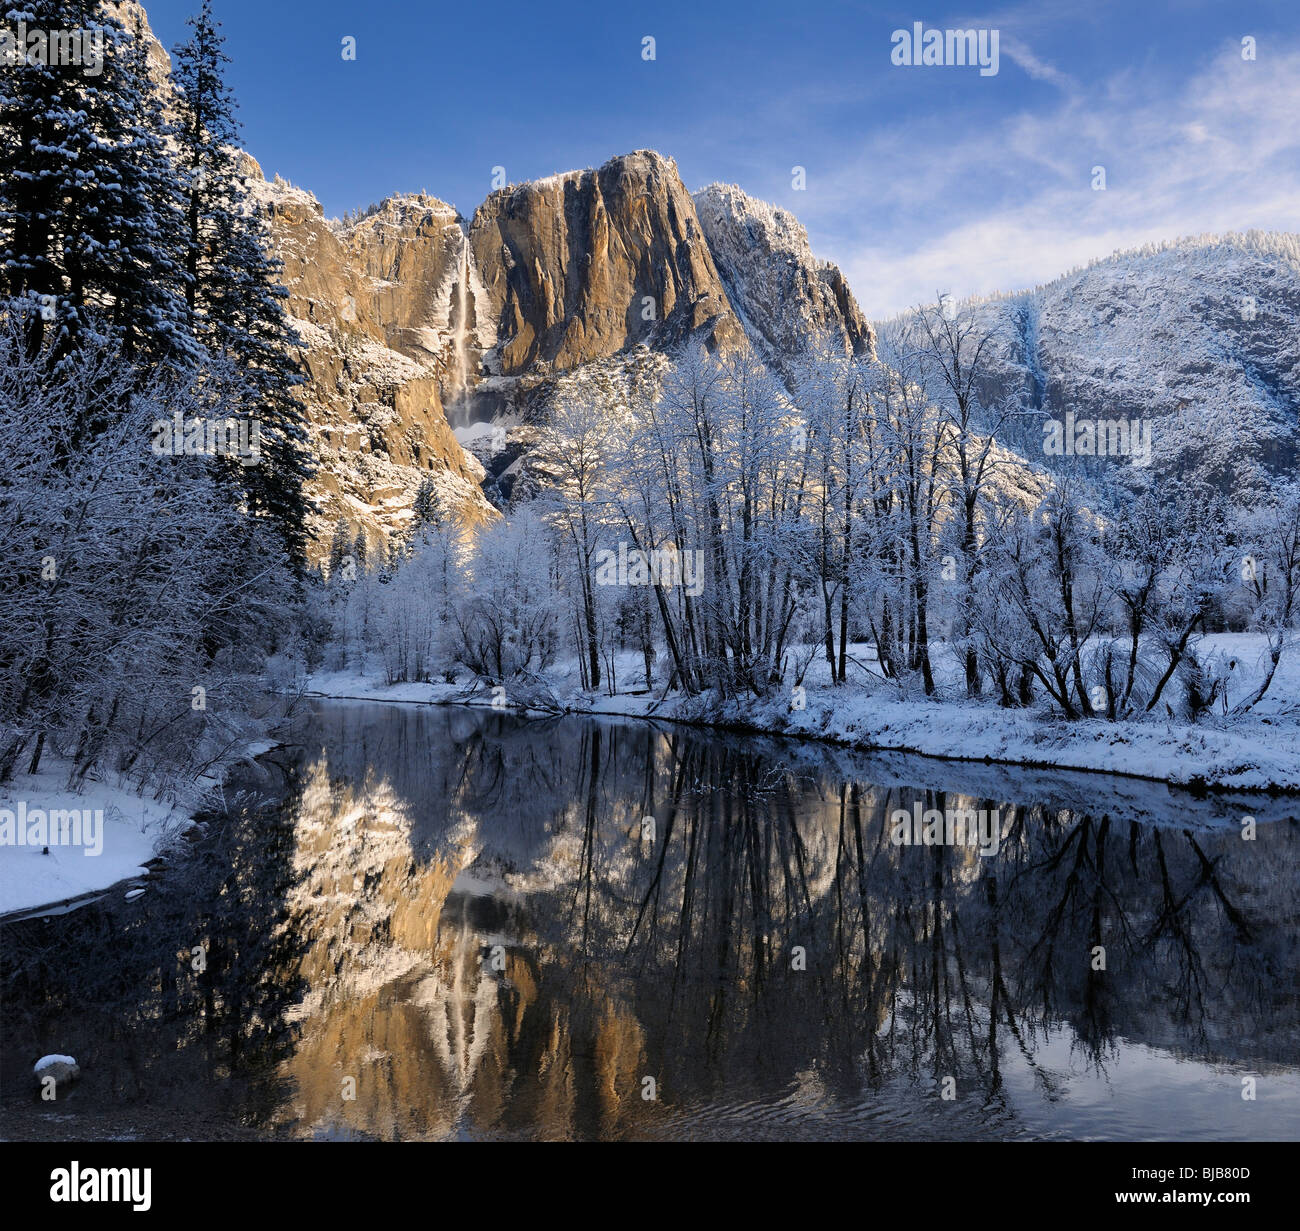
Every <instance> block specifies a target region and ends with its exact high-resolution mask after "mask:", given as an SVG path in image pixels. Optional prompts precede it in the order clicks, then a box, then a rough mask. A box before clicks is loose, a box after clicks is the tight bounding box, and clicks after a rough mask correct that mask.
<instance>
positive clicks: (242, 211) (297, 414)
mask: <svg viewBox="0 0 1300 1231" xmlns="http://www.w3.org/2000/svg"><path fill="white" fill-rule="evenodd" d="M189 24H190V26H191V27H192V30H193V33H192V34H191V37H190V38H189V40H188V41H187V42H185V43H184V44H182V45H180V46H178V47H177V48H176V49H175V50H174V53H173V56H174V67H173V72H172V79H173V81H174V82H175V84H176V87H177V90H178V91H179V93H180V105H179V119H178V121H177V123H176V125H175V130H174V137H175V141H176V144H177V146H178V149H179V159H180V164H181V168H180V169H181V182H182V192H183V193H184V196H185V217H186V228H185V230H186V234H185V241H184V242H185V258H184V260H185V267H186V275H187V282H186V297H187V305H188V309H189V320H190V327H191V329H192V330H193V333H194V335H195V337H197V338H198V339H199V341H200V342H201V343H202V344H203V345H204V346H205V347H206V348H207V349H208V351H209V353H210V354H211V355H212V356H213V357H214V358H216V359H219V360H224V361H226V362H227V363H228V364H229V365H230V369H231V370H232V371H233V372H235V373H237V379H238V380H239V382H240V385H241V388H240V389H239V390H238V391H237V394H236V396H237V399H238V402H239V404H240V407H241V413H243V414H244V415H246V416H248V417H250V418H255V419H256V420H257V423H258V430H259V434H260V440H261V450H262V455H263V456H262V459H261V463H260V464H259V465H255V466H241V465H238V464H237V463H233V462H232V463H231V467H230V468H231V471H232V474H233V475H234V477H236V478H237V480H238V482H239V483H240V485H241V486H242V489H243V492H244V495H245V498H246V499H247V501H248V505H249V508H250V510H252V511H253V512H254V513H257V514H263V515H266V516H269V517H271V518H272V519H274V521H275V522H276V524H277V525H278V527H279V529H280V532H281V535H282V537H283V538H284V540H285V543H286V545H287V546H288V548H289V551H290V553H291V555H292V556H293V558H294V559H295V560H298V561H301V560H302V558H303V554H304V549H305V545H306V530H305V524H304V523H305V518H306V514H307V511H308V509H307V503H306V498H305V497H304V494H303V484H304V482H305V480H306V479H307V478H308V477H309V476H310V474H311V470H312V466H311V453H310V450H309V448H308V444H307V433H306V429H305V426H304V418H303V411H302V407H301V405H300V403H299V402H298V400H297V397H296V396H295V394H294V387H295V386H296V385H298V384H300V383H301V381H302V376H301V373H300V372H299V371H298V369H297V366H296V364H295V363H294V360H293V358H292V356H291V354H290V348H291V347H292V346H293V345H294V344H295V343H296V341H297V338H296V335H295V334H294V332H293V329H292V326H291V325H290V323H289V319H288V317H287V315H286V314H285V309H284V301H285V299H286V298H287V292H286V291H285V290H284V288H283V287H282V286H281V285H280V284H279V275H280V271H281V269H282V263H281V262H280V261H279V260H277V259H276V258H274V257H273V256H272V255H271V254H270V252H269V251H268V239H267V234H266V226H265V221H264V219H263V218H262V216H261V214H260V213H259V211H258V209H257V208H256V206H255V204H254V202H253V201H252V200H251V198H250V196H249V193H248V190H247V183H246V179H245V171H244V169H243V166H242V165H241V157H242V156H241V153H240V150H239V126H238V123H237V121H236V119H235V102H234V98H233V96H232V94H231V92H230V90H229V88H228V87H227V85H226V82H225V70H224V68H223V65H225V64H226V63H228V62H229V57H227V56H226V55H225V53H224V52H223V51H222V45H223V44H224V42H225V38H224V36H223V35H222V34H221V27H220V23H219V22H217V21H215V20H214V18H213V16H212V5H211V3H210V0H204V3H203V7H202V9H201V10H200V12H199V14H198V16H196V17H193V18H191V19H190V22H189Z"/></svg>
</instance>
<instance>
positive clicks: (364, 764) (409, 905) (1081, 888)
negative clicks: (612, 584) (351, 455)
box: [0, 701, 1300, 1140]
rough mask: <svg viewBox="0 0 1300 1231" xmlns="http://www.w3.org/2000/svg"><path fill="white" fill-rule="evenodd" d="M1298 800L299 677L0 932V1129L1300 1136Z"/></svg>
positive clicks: (360, 1135) (403, 1134)
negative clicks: (953, 838)
mask: <svg viewBox="0 0 1300 1231" xmlns="http://www.w3.org/2000/svg"><path fill="white" fill-rule="evenodd" d="M1298 808H1300V801H1297V800H1296V799H1293V798H1292V799H1269V798H1267V797H1246V796H1243V797H1235V798H1234V797H1227V796H1216V795H1211V796H1208V797H1195V796H1192V795H1190V794H1188V793H1186V792H1178V791H1174V790H1171V789H1170V788H1167V787H1164V786H1160V785H1156V784H1153V783H1150V782H1141V781H1137V780H1134V779H1119V778H1111V777H1107V776H1103V775H1089V774H1077V773H1076V774H1070V773H1049V772H1045V771H1032V772H1031V771H1017V770H1014V769H1009V768H1007V767H1005V766H985V765H959V764H954V763H946V762H941V761H933V760H925V759H923V758H916V757H906V756H900V755H869V754H862V753H854V752H849V751H846V750H844V749H835V748H830V747H827V746H823V745H818V744H811V743H794V742H789V741H781V740H776V739H761V738H754V737H741V736H729V735H720V734H719V733H717V732H709V731H703V730H698V729H692V728H687V727H676V726H666V725H665V726H656V725H651V724H648V723H645V722H639V721H621V720H602V719H590V718H587V719H584V718H560V719H544V720H543V719H537V720H530V719H526V718H520V717H517V716H514V715H506V714H497V713H493V712H491V711H487V710H470V709H465V708H458V707H446V708H437V707H426V706H404V705H378V704H368V703H355V702H328V701H319V702H315V703H313V704H311V705H310V706H309V707H307V709H306V710H305V711H304V712H303V713H302V715H301V717H300V718H299V719H298V721H297V723H296V726H295V729H294V733H293V735H292V737H291V740H290V742H289V744H288V745H287V746H286V747H283V748H280V749H277V750H276V751H274V752H273V753H271V754H268V756H267V757H265V758H263V760H262V762H261V763H260V769H259V771H258V772H256V773H249V774H247V775H245V776H243V777H242V778H241V779H240V780H238V781H237V782H232V783H231V785H230V786H229V788H228V790H227V793H226V798H225V800H224V803H223V805H222V806H221V807H220V808H218V809H216V810H214V811H213V812H212V813H211V814H210V815H208V816H206V817H204V818H203V823H202V824H201V825H200V826H199V827H197V828H196V829H195V830H194V831H192V836H191V840H189V841H187V842H186V843H185V844H184V849H183V850H177V851H174V852H172V853H171V854H170V855H169V856H168V857H167V858H166V859H165V860H164V861H162V863H161V864H160V866H159V867H158V868H157V869H155V871H154V874H153V875H152V876H151V878H150V880H149V882H148V889H147V891H146V892H145V893H144V894H143V895H140V896H137V897H135V898H134V899H133V900H130V901H128V900H126V899H125V897H124V896H123V895H122V894H121V893H113V894H109V895H107V896H105V897H104V898H102V899H101V900H100V901H98V902H95V903H93V904H90V905H88V906H85V907H83V908H82V909H79V910H76V911H72V912H70V913H67V914H62V915H56V916H52V917H49V918H30V919H26V920H22V921H18V922H11V923H9V924H6V925H4V926H3V927H0V980H2V984H3V986H2V988H0V990H2V991H3V1000H2V1001H0V1003H2V1004H3V1038H2V1040H0V1063H2V1064H3V1069H4V1072H5V1074H6V1075H7V1080H5V1082H4V1087H3V1093H0V1135H3V1136H4V1137H8V1138H60V1137H65V1138H70V1139H98V1138H113V1139H123V1138H147V1139H155V1138H160V1137H179V1138H191V1139H221V1138H317V1139H337V1138H353V1139H456V1138H462V1139H484V1138H495V1139H501V1138H509V1139H575V1138H583V1139H586V1138H602V1139H633V1138H636V1139H645V1138H670V1139H682V1138H689V1139H719V1140H720V1139H746V1140H750V1139H787V1138H798V1139H832V1138H834V1139H846V1138H847V1139H905V1140H930V1139H940V1138H942V1139H975V1138H981V1139H987V1138H1002V1139H1033V1138H1069V1139H1075V1138H1088V1139H1147V1138H1159V1139H1223V1140H1256V1139H1278V1138H1285V1139H1292V1140H1294V1139H1296V1138H1298V1137H1300V987H1298V980H1297V969H1298V966H1300V963H1298V961H1297V959H1298V957H1300V953H1298V950H1300V927H1298V926H1297V923H1298V919H1297V915H1298V914H1300V893H1297V889H1298V888H1300V885H1298V882H1300V860H1298V859H1297V855H1298V854H1300V829H1298V827H1297V809H1298ZM966 809H971V810H975V811H978V810H983V811H984V812H985V814H986V816H988V817H990V818H992V817H993V814H994V813H996V820H997V830H996V833H997V850H996V852H990V853H985V854H981V853H980V849H979V848H977V847H974V846H971V845H969V844H964V845H941V844H933V845H925V844H924V843H922V844H919V845H911V844H907V845H904V844H900V843H898V842H896V841H895V840H894V839H895V837H896V836H897V833H898V831H897V829H896V826H895V824H894V816H895V813H896V812H898V811H900V810H901V811H904V812H907V813H908V814H909V815H910V814H913V813H914V810H915V814H918V815H921V816H923V817H924V816H925V815H926V813H927V812H929V811H930V810H937V811H938V812H940V813H943V812H945V811H947V810H955V811H958V812H960V811H964V810H966ZM1247 814H1250V815H1252V816H1253V817H1254V818H1255V823H1254V825H1253V826H1251V825H1249V824H1243V820H1242V818H1243V817H1244V816H1245V815H1247ZM990 824H991V821H990ZM49 1052H60V1053H70V1054H72V1055H73V1056H74V1057H75V1058H76V1059H77V1061H78V1063H79V1065H80V1066H81V1070H82V1075H81V1078H80V1080H79V1081H78V1082H77V1083H76V1084H75V1085H73V1086H72V1087H71V1088H70V1089H69V1090H68V1091H67V1092H66V1093H65V1094H64V1095H62V1096H61V1097H60V1099H59V1100H58V1101H57V1102H55V1103H42V1102H41V1101H40V1100H39V1099H37V1098H36V1096H35V1092H34V1091H35V1087H34V1085H29V1084H28V1083H27V1080H26V1077H25V1074H26V1073H27V1072H29V1071H30V1067H31V1065H32V1063H33V1061H34V1060H35V1059H36V1058H37V1057H39V1056H41V1055H44V1054H46V1053H49Z"/></svg>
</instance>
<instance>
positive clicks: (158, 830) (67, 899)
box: [0, 740, 274, 918]
mask: <svg viewBox="0 0 1300 1231" xmlns="http://www.w3.org/2000/svg"><path fill="white" fill-rule="evenodd" d="M271 747H274V742H273V741H271V740H264V741H259V742H257V743H255V744H250V745H249V746H248V747H247V748H246V749H244V751H243V753H242V755H241V756H240V757H237V758H235V759H234V761H232V762H231V763H230V764H228V765H227V766H226V770H227V772H228V771H229V769H230V768H231V766H232V765H234V764H237V763H239V762H241V761H245V760H249V759H251V758H253V757H255V756H258V755H260V754H261V753H263V752H265V751H266V750H267V749H269V748H271ZM68 771H69V764H68V762H67V761H65V760H61V759H59V758H57V757H51V756H47V757H46V758H45V759H44V760H43V762H42V765H41V769H40V771H39V772H38V773H36V774H16V775H15V776H14V779H13V781H12V782H10V783H8V784H7V785H6V786H5V787H4V788H3V789H2V790H0V918H2V917H4V916H7V915H14V914H20V913H28V912H31V913H38V912H39V911H40V910H41V909H42V908H45V909H48V911H49V912H50V913H54V912H57V911H59V910H63V909H66V908H68V907H69V906H72V905H76V904H78V903H80V902H82V901H84V900H85V899H88V898H92V897H96V896H98V895H100V894H102V893H105V892H107V891H109V890H111V889H114V888H115V887H117V886H121V887H122V890H123V892H125V893H127V894H128V895H129V894H132V893H135V892H138V891H139V888H140V885H139V884H137V882H143V881H144V879H145V878H146V877H147V876H148V874H149V870H148V868H147V867H146V866H145V865H146V864H147V863H148V862H149V861H150V860H152V859H154V858H155V857H156V856H157V855H158V854H159V853H160V852H161V851H162V850H164V849H165V848H166V847H167V846H168V845H169V844H170V843H171V842H174V841H175V840H176V839H177V838H179V836H180V835H181V834H182V833H184V832H185V830H187V829H189V828H190V827H191V826H192V825H193V824H194V820H193V814H194V813H195V812H197V811H199V810H200V808H201V807H202V806H203V804H204V802H205V800H206V799H207V797H208V795H209V794H210V792H211V791H213V790H215V789H216V788H217V787H218V785H219V782H218V781H217V780H216V779H213V778H209V779H205V780H203V781H201V782H199V783H197V784H195V786H194V787H193V789H192V790H191V791H190V792H189V793H188V795H187V797H186V798H185V800H184V802H176V803H165V802H160V801H158V800H155V799H146V798H144V797H143V796H141V795H139V794H137V793H136V791H135V790H134V789H132V788H131V787H129V786H116V785H112V784H110V783H107V782H97V781H90V780H87V781H86V782H85V783H83V784H82V785H81V787H80V788H79V789H75V790H74V789H69V787H68Z"/></svg>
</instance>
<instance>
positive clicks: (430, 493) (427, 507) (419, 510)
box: [411, 475, 442, 534]
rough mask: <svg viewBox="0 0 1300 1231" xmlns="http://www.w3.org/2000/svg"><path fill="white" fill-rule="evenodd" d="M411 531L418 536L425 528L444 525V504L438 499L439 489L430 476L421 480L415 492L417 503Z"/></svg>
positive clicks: (413, 508)
mask: <svg viewBox="0 0 1300 1231" xmlns="http://www.w3.org/2000/svg"><path fill="white" fill-rule="evenodd" d="M411 513H412V518H411V529H412V533H413V534H418V533H419V532H420V530H422V529H423V528H424V527H425V526H432V527H438V526H441V525H442V502H441V500H440V499H439V497H438V488H437V485H436V484H435V483H434V481H433V479H432V478H431V477H430V476H429V475H425V477H424V478H423V479H421V480H420V486H419V487H418V488H417V489H416V492H415V503H414V505H413V506H412V509H411Z"/></svg>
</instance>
